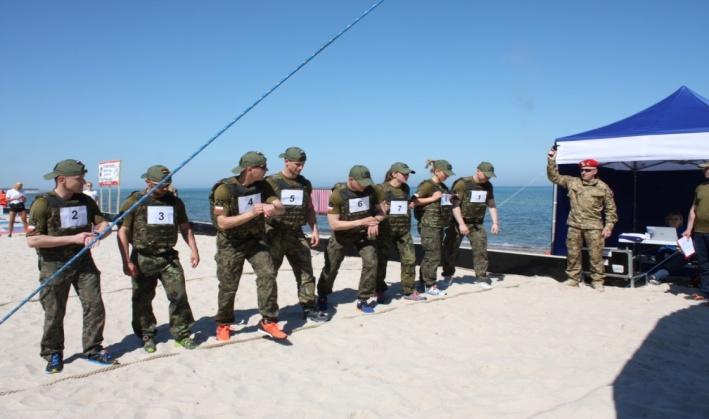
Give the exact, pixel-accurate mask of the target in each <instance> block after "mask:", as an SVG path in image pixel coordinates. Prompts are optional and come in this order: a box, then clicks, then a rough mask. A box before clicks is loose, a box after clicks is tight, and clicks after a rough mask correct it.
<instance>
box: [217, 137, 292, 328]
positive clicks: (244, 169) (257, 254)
mask: <svg viewBox="0 0 709 419" xmlns="http://www.w3.org/2000/svg"><path fill="white" fill-rule="evenodd" d="M267 171H268V168H267V166H266V157H265V156H264V155H263V154H262V153H259V152H257V151H249V152H248V153H246V154H244V155H243V156H241V159H240V160H239V165H238V166H237V167H235V168H234V169H233V170H232V172H234V173H235V174H236V176H232V177H229V178H225V179H222V180H220V181H219V182H217V183H216V184H215V185H214V187H213V188H212V192H211V193H210V195H209V205H210V208H211V211H212V222H213V223H214V225H215V226H216V227H217V254H216V255H215V260H216V262H217V279H218V280H219V295H218V299H217V304H218V309H217V315H216V317H215V320H216V322H217V331H216V335H217V340H221V341H227V340H229V338H230V330H231V328H230V324H231V323H233V322H234V300H235V298H236V291H237V289H238V288H239V280H240V279H241V274H242V272H243V270H244V262H245V261H246V260H248V261H249V263H250V264H251V266H252V267H253V269H254V271H255V272H256V293H257V298H258V308H259V311H260V312H261V317H262V319H261V321H260V322H259V324H258V329H259V331H261V332H263V333H265V334H267V335H269V336H270V337H272V338H273V339H277V340H282V339H286V338H287V337H288V335H286V334H285V333H284V332H283V330H281V328H280V326H278V288H277V284H276V272H275V270H274V268H273V261H272V259H271V253H270V252H269V250H268V245H267V244H266V230H265V219H266V218H271V217H274V216H277V215H281V214H283V213H284V212H285V210H284V209H283V205H282V204H281V201H280V199H278V196H276V193H275V192H274V191H273V188H271V186H270V185H269V183H268V182H266V181H264V180H263V179H264V176H265V175H266V172H267Z"/></svg>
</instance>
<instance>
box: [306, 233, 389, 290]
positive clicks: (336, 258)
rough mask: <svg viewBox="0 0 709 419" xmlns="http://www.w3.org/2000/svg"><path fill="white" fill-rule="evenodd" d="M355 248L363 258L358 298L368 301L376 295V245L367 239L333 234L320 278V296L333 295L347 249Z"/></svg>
mask: <svg viewBox="0 0 709 419" xmlns="http://www.w3.org/2000/svg"><path fill="white" fill-rule="evenodd" d="M350 246H352V247H355V248H356V249H357V251H358V252H359V256H360V257H361V258H362V273H361V274H360V277H359V289H358V297H359V298H360V299H367V298H369V297H371V296H372V295H374V288H375V283H376V280H377V278H376V277H377V247H376V243H375V242H374V241H372V240H369V239H367V238H366V237H361V236H360V237H352V238H350V237H347V236H339V237H338V234H333V235H332V236H330V240H329V241H328V244H327V250H325V266H324V267H323V270H322V272H321V273H320V278H318V295H319V296H320V297H327V296H328V295H330V294H332V287H333V285H334V284H335V278H336V277H337V272H338V271H339V270H340V265H341V264H342V261H343V260H344V259H345V249H346V247H350Z"/></svg>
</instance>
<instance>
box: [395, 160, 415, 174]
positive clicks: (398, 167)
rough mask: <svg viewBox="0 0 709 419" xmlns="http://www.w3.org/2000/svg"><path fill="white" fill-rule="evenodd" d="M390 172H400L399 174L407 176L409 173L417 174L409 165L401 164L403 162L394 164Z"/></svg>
mask: <svg viewBox="0 0 709 419" xmlns="http://www.w3.org/2000/svg"><path fill="white" fill-rule="evenodd" d="M389 171H390V172H392V173H394V172H399V173H402V174H405V175H408V174H409V173H414V174H415V173H416V172H415V171H413V170H411V168H409V165H408V164H406V163H401V162H396V163H394V164H392V165H391V167H390V168H389Z"/></svg>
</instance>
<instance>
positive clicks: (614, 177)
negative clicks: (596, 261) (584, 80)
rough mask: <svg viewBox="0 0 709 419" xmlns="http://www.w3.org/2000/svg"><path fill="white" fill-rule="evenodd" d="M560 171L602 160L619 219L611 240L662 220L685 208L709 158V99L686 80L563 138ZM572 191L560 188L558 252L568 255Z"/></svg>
mask: <svg viewBox="0 0 709 419" xmlns="http://www.w3.org/2000/svg"><path fill="white" fill-rule="evenodd" d="M556 144H557V145H558V152H557V164H559V171H560V172H561V173H562V174H568V175H572V176H578V174H579V173H578V172H579V171H578V162H579V161H581V160H583V159H588V158H592V159H596V160H598V161H599V162H600V163H601V166H602V167H601V169H600V170H599V176H600V178H601V179H603V181H605V182H606V183H608V184H609V185H610V187H611V188H612V189H613V192H614V193H615V199H616V204H617V205H618V217H619V221H618V224H617V225H616V228H615V229H614V231H613V237H612V238H611V240H610V241H609V242H608V245H613V244H614V243H615V242H616V241H617V236H618V235H619V234H620V233H624V232H644V231H645V226H647V225H662V224H663V220H664V216H665V215H666V214H667V212H669V211H672V210H680V211H681V212H682V213H683V214H685V216H686V214H687V211H688V209H689V207H690V205H691V200H692V196H693V195H692V193H693V191H694V188H695V187H696V186H697V185H698V184H699V183H700V182H701V181H702V179H703V175H702V173H701V172H700V171H699V170H697V166H698V164H699V163H700V162H702V161H704V160H709V100H707V99H705V98H703V97H701V96H700V95H698V94H696V93H695V92H693V91H692V90H691V89H689V88H687V87H685V86H682V87H681V88H679V89H678V90H677V91H676V92H674V93H673V94H671V95H670V96H668V97H667V98H665V99H663V100H662V101H660V102H658V103H656V104H655V105H653V106H651V107H649V108H647V109H645V110H643V111H641V112H639V113H637V114H635V115H633V116H630V117H628V118H625V119H623V120H620V121H618V122H615V123H612V124H610V125H606V126H604V127H601V128H597V129H593V130H590V131H586V132H582V133H580V134H575V135H570V136H568V137H562V138H558V139H557V140H556ZM568 211H569V201H568V198H567V197H566V190H564V189H562V188H555V189H554V210H553V217H552V244H551V250H552V253H553V254H556V255H563V254H566V228H565V226H566V216H567V215H568Z"/></svg>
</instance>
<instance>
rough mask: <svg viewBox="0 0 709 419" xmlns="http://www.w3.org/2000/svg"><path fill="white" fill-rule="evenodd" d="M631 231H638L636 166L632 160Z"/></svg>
mask: <svg viewBox="0 0 709 419" xmlns="http://www.w3.org/2000/svg"><path fill="white" fill-rule="evenodd" d="M633 231H634V232H636V231H638V168H637V163H636V162H633Z"/></svg>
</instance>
